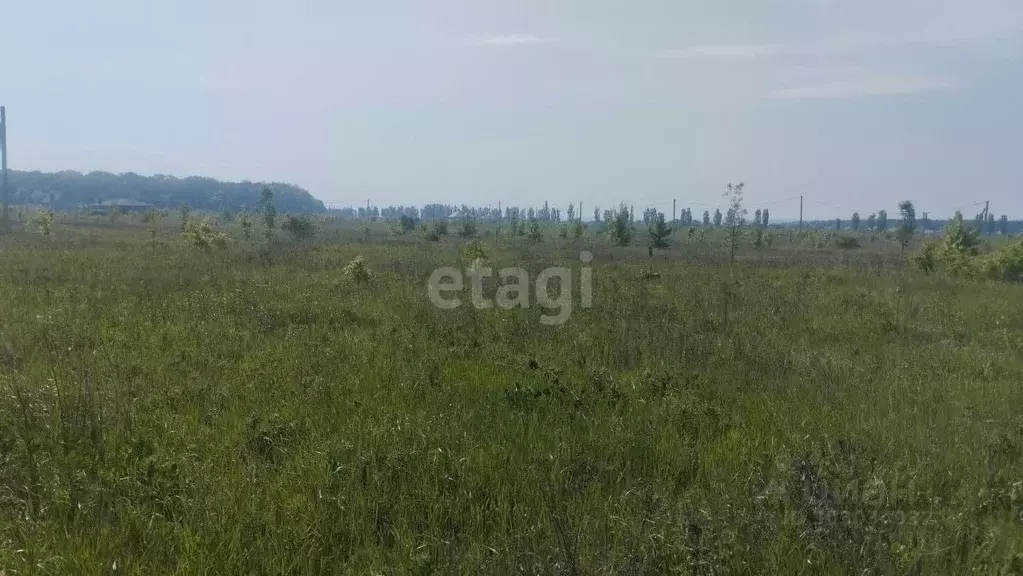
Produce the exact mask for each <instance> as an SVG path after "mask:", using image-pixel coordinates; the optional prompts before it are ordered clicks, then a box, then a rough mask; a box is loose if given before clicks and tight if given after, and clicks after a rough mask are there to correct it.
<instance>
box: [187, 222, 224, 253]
mask: <svg viewBox="0 0 1023 576" xmlns="http://www.w3.org/2000/svg"><path fill="white" fill-rule="evenodd" d="M182 235H183V236H184V237H185V239H186V240H188V243H189V244H191V245H192V246H194V247H196V248H199V249H201V250H210V249H211V248H224V247H225V246H227V242H228V238H227V234H225V233H224V232H223V231H222V230H220V229H219V228H217V225H216V224H215V223H214V222H213V220H212V219H210V218H209V217H208V216H207V217H206V218H203V219H202V220H195V219H190V220H188V222H187V223H186V224H185V231H184V232H183V233H182Z"/></svg>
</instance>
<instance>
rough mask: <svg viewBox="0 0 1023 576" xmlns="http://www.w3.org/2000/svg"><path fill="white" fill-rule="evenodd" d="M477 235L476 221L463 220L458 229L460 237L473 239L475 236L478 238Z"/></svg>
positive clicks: (467, 218)
mask: <svg viewBox="0 0 1023 576" xmlns="http://www.w3.org/2000/svg"><path fill="white" fill-rule="evenodd" d="M477 233H478V230H477V229H476V221H475V220H473V219H472V218H469V217H465V218H463V219H462V222H461V223H460V225H459V227H458V235H459V236H461V237H462V238H472V237H473V236H476V234H477Z"/></svg>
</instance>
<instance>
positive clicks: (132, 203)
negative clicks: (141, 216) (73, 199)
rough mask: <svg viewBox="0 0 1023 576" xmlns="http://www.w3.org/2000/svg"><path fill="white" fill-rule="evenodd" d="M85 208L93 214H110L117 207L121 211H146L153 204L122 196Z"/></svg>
mask: <svg viewBox="0 0 1023 576" xmlns="http://www.w3.org/2000/svg"><path fill="white" fill-rule="evenodd" d="M85 208H86V210H88V211H89V212H90V213H92V214H109V213H110V212H111V211H113V210H115V209H116V210H118V211H120V212H145V211H147V210H150V209H152V208H153V205H152V204H147V203H145V202H142V201H140V200H131V199H129V198H120V199H116V200H104V201H103V202H100V203H99V204H89V205H88V206H86V207H85Z"/></svg>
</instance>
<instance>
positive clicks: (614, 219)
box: [607, 202, 635, 246]
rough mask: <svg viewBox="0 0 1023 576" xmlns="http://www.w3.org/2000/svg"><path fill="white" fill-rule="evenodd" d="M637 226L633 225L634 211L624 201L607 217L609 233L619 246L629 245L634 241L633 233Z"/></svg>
mask: <svg viewBox="0 0 1023 576" xmlns="http://www.w3.org/2000/svg"><path fill="white" fill-rule="evenodd" d="M634 232H635V228H634V227H633V225H632V212H631V211H630V210H629V207H628V206H627V205H626V204H625V203H624V202H622V203H621V205H619V206H618V210H615V211H614V212H613V213H612V214H610V217H609V218H608V219H607V235H608V237H609V238H610V239H611V241H612V242H614V243H615V244H617V245H618V246H628V245H629V244H631V243H632V235H633V233H634Z"/></svg>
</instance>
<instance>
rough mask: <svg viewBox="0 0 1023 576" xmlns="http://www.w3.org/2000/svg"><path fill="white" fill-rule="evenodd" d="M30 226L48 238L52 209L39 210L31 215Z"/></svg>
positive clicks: (51, 225)
mask: <svg viewBox="0 0 1023 576" xmlns="http://www.w3.org/2000/svg"><path fill="white" fill-rule="evenodd" d="M32 226H33V227H35V229H36V232H38V233H39V234H41V235H42V236H43V237H44V238H49V237H50V232H51V231H52V230H53V210H49V209H43V210H40V211H39V212H38V213H37V214H36V215H35V216H33V217H32Z"/></svg>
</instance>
